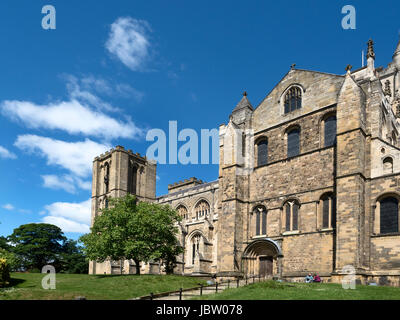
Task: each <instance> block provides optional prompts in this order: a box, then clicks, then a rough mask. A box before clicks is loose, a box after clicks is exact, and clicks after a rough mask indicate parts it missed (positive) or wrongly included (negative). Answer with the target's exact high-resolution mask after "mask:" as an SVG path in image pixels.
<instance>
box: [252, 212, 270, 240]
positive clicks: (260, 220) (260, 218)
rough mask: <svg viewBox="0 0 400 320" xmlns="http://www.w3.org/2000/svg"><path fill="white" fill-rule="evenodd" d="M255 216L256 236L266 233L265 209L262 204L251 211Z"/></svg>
mask: <svg viewBox="0 0 400 320" xmlns="http://www.w3.org/2000/svg"><path fill="white" fill-rule="evenodd" d="M253 213H254V215H255V217H256V232H255V234H256V236H259V235H266V234H267V210H266V209H265V207H264V206H257V207H256V208H254V211H253Z"/></svg>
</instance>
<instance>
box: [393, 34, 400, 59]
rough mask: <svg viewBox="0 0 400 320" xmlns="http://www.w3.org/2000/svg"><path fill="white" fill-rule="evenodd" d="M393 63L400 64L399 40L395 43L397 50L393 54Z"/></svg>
mask: <svg viewBox="0 0 400 320" xmlns="http://www.w3.org/2000/svg"><path fill="white" fill-rule="evenodd" d="M393 61H397V62H399V63H400V39H399V42H398V43H397V48H396V50H395V51H394V54H393Z"/></svg>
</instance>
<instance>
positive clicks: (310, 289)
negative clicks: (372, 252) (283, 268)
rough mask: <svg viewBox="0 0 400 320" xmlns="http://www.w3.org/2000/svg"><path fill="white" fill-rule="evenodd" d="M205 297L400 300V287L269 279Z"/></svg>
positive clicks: (213, 298)
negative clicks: (346, 288) (352, 288)
mask: <svg viewBox="0 0 400 320" xmlns="http://www.w3.org/2000/svg"><path fill="white" fill-rule="evenodd" d="M197 299H205V300H207V299H208V300H219V299H220V300H382V299H384V300H398V299H400V288H398V287H377V286H362V285H360V286H357V287H356V289H355V290H351V289H348V290H345V289H343V288H342V286H341V285H340V284H334V283H287V282H276V281H266V282H260V283H254V284H250V285H248V286H244V287H241V288H237V289H236V288H235V289H226V290H224V291H223V292H221V293H218V294H212V295H205V296H202V297H198V298H197Z"/></svg>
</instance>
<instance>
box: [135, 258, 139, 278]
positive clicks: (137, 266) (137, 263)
mask: <svg viewBox="0 0 400 320" xmlns="http://www.w3.org/2000/svg"><path fill="white" fill-rule="evenodd" d="M134 261H135V267H136V274H137V275H140V262H139V261H138V260H134Z"/></svg>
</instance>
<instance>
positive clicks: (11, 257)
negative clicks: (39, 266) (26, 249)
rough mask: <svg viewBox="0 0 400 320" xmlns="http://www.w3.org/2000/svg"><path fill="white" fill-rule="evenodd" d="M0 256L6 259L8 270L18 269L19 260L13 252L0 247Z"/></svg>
mask: <svg viewBox="0 0 400 320" xmlns="http://www.w3.org/2000/svg"><path fill="white" fill-rule="evenodd" d="M0 258H3V259H6V260H7V263H8V267H9V269H10V271H18V270H19V269H20V265H21V262H20V260H19V259H18V257H17V256H16V255H15V254H14V253H12V252H9V251H7V250H5V249H1V248H0Z"/></svg>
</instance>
